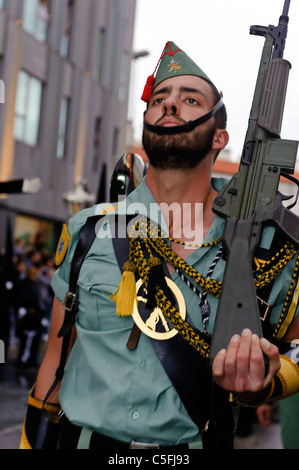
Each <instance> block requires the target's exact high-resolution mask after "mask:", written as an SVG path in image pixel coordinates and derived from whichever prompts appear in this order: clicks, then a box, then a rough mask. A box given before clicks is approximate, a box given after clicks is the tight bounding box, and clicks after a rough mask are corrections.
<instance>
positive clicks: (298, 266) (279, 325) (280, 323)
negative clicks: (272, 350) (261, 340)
mask: <svg viewBox="0 0 299 470" xmlns="http://www.w3.org/2000/svg"><path fill="white" fill-rule="evenodd" d="M298 273H299V254H298V255H297V260H296V265H295V269H294V273H293V276H292V280H291V284H290V287H289V290H288V293H287V295H286V298H285V302H284V305H283V308H282V311H281V314H280V317H279V320H278V323H277V325H276V328H275V330H274V332H273V338H277V336H278V334H279V331H280V329H281V328H282V326H283V320H284V319H285V315H286V310H287V307H288V305H289V301H290V298H291V294H292V291H293V287H294V283H295V281H296V279H297V277H298ZM291 320H292V318H291V319H290V321H291Z"/></svg>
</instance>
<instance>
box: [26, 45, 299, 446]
mask: <svg viewBox="0 0 299 470" xmlns="http://www.w3.org/2000/svg"><path fill="white" fill-rule="evenodd" d="M156 69H157V72H156V70H155V72H154V74H153V75H152V76H150V77H149V78H148V81H147V84H146V86H145V90H144V93H143V100H144V101H145V102H146V103H147V109H146V111H145V113H144V132H143V145H144V149H145V151H146V153H147V155H148V158H149V161H150V164H149V168H148V171H147V174H146V178H145V180H144V181H143V182H142V184H141V185H140V186H139V187H138V188H137V189H136V190H135V191H133V192H132V193H131V194H129V196H128V197H127V199H126V200H125V201H124V202H123V203H121V204H119V205H117V206H115V207H113V212H111V211H110V216H105V213H107V210H106V206H103V207H98V206H97V207H96V208H91V209H87V210H84V211H82V212H81V213H79V214H78V215H76V216H75V217H74V218H73V220H72V221H71V223H70V225H69V228H68V231H69V234H70V243H69V247H68V250H67V253H66V255H65V258H64V260H63V262H61V264H60V267H59V269H58V271H57V272H56V273H55V276H54V279H53V285H52V286H53V289H54V292H55V299H54V306H53V313H52V322H51V330H50V339H49V346H48V349H47V353H46V356H45V359H44V361H43V363H42V365H41V368H40V371H39V374H38V377H37V381H36V385H35V387H34V390H33V391H32V392H31V395H30V399H29V407H28V414H27V420H26V423H25V426H24V432H23V444H22V445H23V446H25V447H27V448H30V447H32V448H36V447H38V446H42V445H45V444H44V442H41V441H42V439H37V438H36V435H37V433H36V432H32V426H31V425H30V414H32V409H34V408H35V409H38V408H41V407H42V406H43V408H44V409H46V408H47V407H50V410H49V412H51V411H52V412H54V411H53V406H54V405H53V404H55V406H57V408H58V407H59V409H60V407H61V410H62V412H63V413H62V414H63V415H64V418H63V419H62V421H61V425H60V434H59V436H60V437H59V447H60V448H96V449H117V450H121V449H129V448H130V449H139V448H142V449H157V448H160V449H164V450H165V451H167V452H172V453H182V452H186V451H187V450H188V449H189V448H194V447H196V446H197V447H200V445H201V444H200V442H201V439H202V438H203V441H204V447H205V446H206V447H209V448H215V449H216V448H231V447H232V446H233V444H232V442H233V434H234V428H235V425H236V415H237V413H236V410H237V407H235V406H234V404H235V403H236V402H237V404H238V406H242V405H245V406H258V405H259V404H260V403H264V402H268V401H271V400H274V399H278V398H281V397H283V396H286V394H288V393H289V394H292V393H295V392H296V391H297V390H298V379H297V382H296V380H295V379H294V378H292V379H291V386H290V387H289V388H288V386H284V383H283V381H284V377H283V376H282V375H281V356H280V352H279V349H278V347H277V346H276V345H274V344H273V343H272V342H270V341H269V339H266V338H258V337H257V335H256V334H252V332H251V331H250V330H248V329H245V330H244V331H243V332H242V334H241V335H237V334H236V335H234V336H233V337H232V339H231V342H230V344H229V346H228V348H227V349H226V350H221V351H219V353H218V354H217V355H216V357H215V359H214V363H213V368H212V370H211V368H209V367H208V366H207V364H208V363H207V358H208V353H209V344H210V339H211V336H212V334H213V326H214V322H215V316H216V311H217V304H218V298H219V289H221V281H222V279H223V273H224V269H225V263H226V257H225V252H224V250H223V246H222V243H221V240H222V232H223V228H224V220H223V219H222V218H221V217H219V216H217V215H215V213H214V212H213V211H212V202H213V200H214V199H215V197H216V196H217V193H218V191H219V190H220V189H221V188H222V186H223V184H225V181H224V180H223V179H216V178H213V177H212V172H213V165H214V162H215V159H216V158H217V155H218V153H219V152H220V151H221V150H222V149H223V148H225V146H226V145H227V143H228V133H227V130H226V110H225V106H224V104H223V101H222V97H221V95H220V94H219V92H218V91H217V89H216V87H215V86H214V85H213V83H212V82H211V80H210V79H209V77H208V76H207V75H206V74H205V73H204V72H203V71H202V70H201V69H200V68H199V67H198V66H197V65H196V64H195V63H194V62H193V60H192V59H190V57H189V56H188V55H187V54H186V53H185V52H183V51H182V50H181V49H180V48H178V47H177V46H176V45H175V44H174V43H172V42H168V43H167V44H166V45H165V47H164V49H163V52H162V55H161V58H160V60H159V62H158V64H157V67H156ZM136 203H138V205H139V206H140V205H142V206H143V207H144V209H145V210H144V214H143V217H137V218H136V217H135V216H136V214H135V211H134V210H132V211H130V210H129V208H130V207H132V206H133V207H135V206H134V204H136ZM173 204H175V209H176V210H174V211H173V214H172V215H171V216H170V217H169V212H168V211H167V208H169V207H171V206H172V205H173ZM153 205H154V206H155V207H158V209H159V210H158V211H157V213H156V215H157V217H155V216H153V217H152V213H153V212H152V211H151V207H152V206H153ZM187 208H189V209H190V208H191V210H190V211H189V214H190V227H189V230H186V224H185V221H184V217H182V215H183V214H184V212H185V211H186V210H187ZM124 211H125V213H126V214H127V216H128V218H127V219H126V222H128V239H127V238H126V239H125V240H121V239H120V237H118V236H114V237H101V236H99V233H100V232H101V230H102V231H105V230H106V228H107V227H110V229H111V233H115V232H114V231H113V230H112V226H115V225H117V224H118V222H117V221H116V220H117V217H116V215H117V214H123V213H124ZM198 211H200V214H201V217H200V218H198V217H197V216H198ZM167 212H168V213H167ZM95 215H97V216H98V217H100V216H102V217H103V218H102V219H100V220H101V224H100V229H99V232H97V235H98V236H95V237H94V238H93V239H92V240H93V243H92V244H91V246H88V249H87V250H85V252H84V257H83V258H82V261H83V262H82V263H81V262H80V271H79V272H78V273H77V277H76V278H75V287H76V289H75V292H73V291H72V290H71V287H70V286H71V284H72V283H73V280H72V281H71V282H70V277H71V278H72V276H73V271H74V269H75V268H76V265H77V264H78V263H77V261H76V263H74V262H72V261H73V259H74V257H75V258H76V256H77V251H78V246H79V248H80V246H81V245H82V244H84V243H85V242H84V240H83V238H84V234H85V231H84V230H85V227H86V226H87V224H89V222H90V221H91V220H93V219H95V217H94V216H95ZM111 215H112V216H114V219H113V217H112V219H111ZM163 215H164V218H163ZM144 216H145V217H144ZM149 218H150V219H151V220H149ZM161 218H163V220H164V222H165V220H166V222H167V223H166V224H165V223H164V225H163V224H162V225H163V226H162V225H161V223H160V222H161ZM132 221H133V222H134V223H133V225H132ZM149 222H150V224H149ZM113 224H114V225H113ZM136 226H137V227H138V230H137V229H136ZM92 227H93V230H94V225H93V226H92ZM192 227H193V228H194V229H195V231H196V232H197V231H202V240H201V242H200V243H198V240H196V243H194V240H192V237H191V235H192V230H191V228H192ZM104 229H105V230H104ZM105 233H108V232H107V230H106V231H105ZM136 233H137V236H136ZM271 233H272V232H271ZM271 233H265V236H264V237H263V250H264V251H267V250H270V248H271V245H272V238H273V234H272V235H271ZM82 234H83V235H82ZM82 237H83V238H82ZM66 238H67V237H66ZM85 238H86V237H85ZM87 238H88V237H87ZM78 240H79V242H78ZM80 244H81V245H80ZM79 251H80V250H79ZM294 267H295V266H294V260H292V261H290V262H289V263H288V265H287V266H286V268H285V270H284V272H283V273H282V274H281V275H280V276H279V277H278V279H276V281H275V283H274V285H273V287H272V291H271V295H272V297H271V298H270V300H269V302H271V315H270V316H269V319H268V322H269V328H272V330H273V329H274V328H275V325H276V324H277V323H278V322H279V319H280V313H281V299H282V298H284V297H286V296H287V293H288V289H289V285H290V282H291V280H292V278H293V274H294ZM122 271H123V274H122ZM74 302H75V304H76V309H74ZM65 309H66V310H67V315H66V316H65ZM74 310H76V311H75V314H76V315H75V316H72V315H69V312H71V313H72V312H74ZM296 315H297V309H295V310H294V312H293V315H292V317H291V316H290V315H289V316H287V315H286V317H287V318H288V320H287V321H288V322H289V325H288V333H287V335H285V337H284V341H290V340H293V339H294V338H299V331H298V321H297V316H296ZM74 318H75V324H73V321H74ZM290 318H291V319H290ZM67 335H68V336H69V342H68V343H67V348H66V346H65V344H64V346H63V349H64V353H63V354H64V355H65V356H67V353H68V352H69V351H70V350H71V351H70V354H69V357H68V360H67V364H66V370H65V373H64V375H63V370H64V361H62V363H61V362H60V363H59V361H60V351H61V349H62V342H63V340H62V337H66V336H67ZM66 349H67V350H68V351H66ZM264 356H266V357H267V361H268V369H267V371H265V362H264ZM59 364H60V366H59V367H58V365H59ZM296 367H297V365H296ZM279 374H280V375H279ZM296 374H297V369H296V368H295V366H294V375H296ZM297 375H298V374H297ZM55 376H56V378H55ZM53 381H54V386H52V387H51V384H52V383H53ZM50 387H51V388H50ZM49 388H50V391H49ZM287 389H288V390H287ZM45 401H46V403H45ZM41 403H43V405H41ZM51 404H52V405H51ZM215 405H216V406H215ZM51 406H52V409H51ZM212 409H213V410H215V409H217V416H212V415H211V413H212V411H211V410H212ZM60 415H61V413H60ZM211 419H212V424H213V426H212V427H207V426H206V423H207V422H210V423H211ZM52 421H53V420H52ZM53 426H55V425H53ZM35 429H36V427H35ZM205 431H207V432H205ZM29 434H30V435H31V439H30V438H29ZM54 441H55V439H54ZM46 445H47V444H46ZM48 445H49V444H48ZM52 445H54V446H55V445H56V441H55V442H54V444H53V443H52Z"/></svg>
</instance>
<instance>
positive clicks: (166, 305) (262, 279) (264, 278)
mask: <svg viewBox="0 0 299 470" xmlns="http://www.w3.org/2000/svg"><path fill="white" fill-rule="evenodd" d="M137 224H138V226H139V227H138V228H139V231H138V235H137V237H136V231H135V233H134V237H130V232H129V237H128V240H129V245H130V255H129V262H130V263H132V265H133V266H134V270H137V271H138V273H139V276H140V278H141V279H142V281H143V283H144V285H145V287H146V288H147V286H148V278H149V271H150V264H149V263H148V262H147V260H146V258H145V255H144V251H143V247H145V248H146V250H147V253H148V255H149V259H150V260H151V259H153V256H154V255H153V252H152V250H154V252H155V253H157V254H158V255H160V256H161V257H162V258H163V259H164V260H165V261H167V262H169V263H171V264H172V265H173V266H174V267H175V268H178V269H179V270H180V271H181V272H184V273H185V274H186V275H187V276H189V277H190V279H192V280H193V282H194V283H195V284H197V285H198V286H200V287H202V288H203V289H204V290H205V291H206V292H208V293H210V294H212V295H213V296H215V297H217V298H218V297H220V293H221V288H222V282H220V281H216V280H213V279H209V278H205V277H204V276H202V275H201V274H200V273H199V272H198V271H196V269H194V268H193V267H192V266H190V265H189V264H188V263H186V262H185V261H184V260H183V259H182V258H181V257H179V256H178V255H177V254H176V253H175V252H174V251H173V250H172V249H171V248H170V247H169V245H168V244H167V243H166V241H165V240H164V239H163V238H162V236H161V235H162V234H161V231H160V229H159V228H155V227H156V226H155V224H152V223H149V221H148V222H146V224H145V223H144V221H143V220H141V221H140V220H139V221H138V223H137ZM134 230H136V227H134ZM140 235H143V237H142V236H140ZM153 235H155V236H154V237H153ZM163 236H164V237H165V238H168V237H167V235H165V234H163ZM168 239H169V238H168ZM221 239H222V238H221V237H219V238H218V239H217V240H215V241H213V242H211V243H207V244H203V245H201V246H203V247H204V246H214V245H216V244H217V243H219V242H220V241H221ZM295 253H296V249H295V248H294V246H293V245H292V244H291V243H290V242H287V243H286V244H285V245H284V246H283V247H282V248H281V249H280V250H279V251H278V252H277V253H276V254H275V255H274V256H273V257H272V258H271V259H270V260H269V261H267V262H265V263H264V264H263V265H262V267H260V268H259V269H257V270H255V271H253V275H254V282H255V286H256V288H257V289H259V288H262V287H264V286H266V285H268V284H269V283H270V282H271V281H273V280H274V279H276V278H277V277H278V276H279V274H280V273H281V272H282V270H283V269H284V267H285V266H286V265H287V263H288V262H289V261H290V260H291V259H292V258H293V257H294V255H295ZM298 270H299V255H298V258H297V263H296V269H295V272H294V275H293V279H292V281H291V285H290V287H289V292H288V295H287V298H286V301H285V305H284V309H283V312H282V314H281V317H280V320H279V323H278V325H277V328H276V330H275V331H276V332H277V331H278V329H279V325H280V324H281V323H282V322H283V319H284V314H285V310H286V308H287V304H288V299H289V298H290V295H291V291H292V288H293V285H294V282H295V279H296V277H297V274H298ZM156 301H157V305H158V307H159V308H160V309H161V311H162V313H163V314H164V315H165V317H167V318H168V319H169V321H170V322H171V324H172V325H173V327H174V328H176V329H177V330H178V332H179V333H180V334H181V335H182V336H183V338H184V339H186V340H187V341H188V343H189V344H190V345H191V346H193V347H194V348H195V349H196V350H197V351H199V352H200V354H201V355H202V356H203V357H208V355H209V343H207V342H206V341H205V338H204V335H202V336H200V335H199V334H198V333H196V332H195V331H194V329H193V328H192V327H191V325H190V324H189V323H188V322H186V321H185V320H184V319H183V318H182V317H181V315H180V314H179V312H178V311H177V310H176V309H175V307H173V306H172V304H171V302H170V301H169V300H168V299H167V297H166V296H165V294H164V292H163V290H162V289H160V288H159V287H158V288H157V293H156ZM273 336H275V333H274V335H273ZM206 338H207V337H206Z"/></svg>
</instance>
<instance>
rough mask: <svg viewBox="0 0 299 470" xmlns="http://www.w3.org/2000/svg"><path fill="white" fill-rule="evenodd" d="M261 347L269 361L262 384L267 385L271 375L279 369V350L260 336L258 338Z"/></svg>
mask: <svg viewBox="0 0 299 470" xmlns="http://www.w3.org/2000/svg"><path fill="white" fill-rule="evenodd" d="M259 342H260V346H261V349H262V351H263V353H264V354H265V355H266V356H267V358H268V362H269V370H268V374H267V376H266V377H265V380H264V386H265V387H266V386H268V385H269V384H270V382H271V380H272V377H273V376H274V375H275V374H276V372H278V371H279V369H280V366H281V364H280V358H279V350H278V348H277V346H275V345H274V344H272V343H270V341H268V340H267V339H266V338H261V339H260V340H259Z"/></svg>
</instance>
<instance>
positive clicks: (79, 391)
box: [52, 179, 294, 445]
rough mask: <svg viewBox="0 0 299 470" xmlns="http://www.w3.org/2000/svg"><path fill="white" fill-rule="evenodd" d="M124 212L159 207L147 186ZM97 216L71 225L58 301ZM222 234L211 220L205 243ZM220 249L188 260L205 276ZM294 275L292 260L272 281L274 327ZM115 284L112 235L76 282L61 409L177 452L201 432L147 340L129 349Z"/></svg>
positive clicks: (189, 295)
mask: <svg viewBox="0 0 299 470" xmlns="http://www.w3.org/2000/svg"><path fill="white" fill-rule="evenodd" d="M224 183H225V180H223V179H215V180H213V185H214V187H215V189H216V190H217V191H219V190H220V189H221V187H222V186H223V184H224ZM124 205H125V207H126V208H127V212H132V211H133V212H134V211H135V210H136V208H137V209H138V210H139V211H140V212H141V211H142V208H145V209H146V211H147V215H148V214H151V215H152V213H155V214H156V216H157V217H159V213H158V211H156V212H155V211H153V210H151V209H152V208H153V207H156V208H157V203H156V201H155V199H154V198H153V195H152V194H151V192H150V190H149V188H148V187H147V185H146V182H145V181H143V183H142V184H141V185H140V186H139V187H138V188H137V189H136V190H135V191H134V192H133V193H131V194H130V195H129V196H128V198H127V199H126V200H125V201H124V202H123V203H121V205H120V206H119V207H118V208H117V210H118V211H121V210H122V211H123V210H124V209H123V208H124ZM153 205H155V206H153ZM96 213H99V207H98V206H95V207H93V208H90V209H86V210H84V211H82V212H80V213H79V214H77V215H76V216H75V217H74V218H73V220H72V221H71V223H70V225H69V233H70V235H71V242H70V246H69V249H68V252H67V255H66V258H65V260H64V261H63V263H62V265H61V266H60V268H59V269H58V270H57V271H56V273H55V275H54V278H53V282H52V286H53V289H54V292H55V295H56V296H57V297H58V298H59V299H60V300H61V301H62V302H63V301H64V298H65V294H66V292H67V291H68V280H69V271H70V263H71V259H72V256H73V253H74V249H75V246H76V243H77V240H78V237H79V233H80V230H81V228H82V226H83V225H84V223H85V221H86V219H87V217H90V216H92V215H95V214H96ZM153 218H155V216H154V217H153ZM223 227H224V219H222V218H220V217H218V216H216V218H215V220H214V222H213V224H212V226H211V228H210V231H209V233H208V235H207V237H206V239H205V240H204V242H205V243H206V242H212V241H214V240H216V239H217V238H218V237H219V236H220V235H221V234H222V232H223ZM162 228H164V229H165V227H162ZM108 231H109V228H108V224H107V222H103V223H102V226H101V231H100V233H102V234H105V233H106V234H107V233H108ZM272 237H273V230H272V229H269V230H267V231H264V236H263V239H262V242H261V244H262V246H263V247H265V248H267V247H268V246H269V245H270V241H271V240H272ZM218 249H219V245H217V246H212V247H201V248H198V249H197V250H196V251H194V252H193V253H191V254H190V255H189V256H188V258H187V259H186V261H187V262H188V263H189V264H190V265H192V266H194V268H195V269H196V270H197V271H198V272H200V273H201V274H202V275H204V276H206V275H207V272H208V270H209V268H210V265H211V263H212V260H213V259H214V257H215V255H216V253H217V251H218ZM224 268H225V261H224V260H223V259H220V260H219V261H218V263H217V264H216V267H215V269H214V271H213V275H212V278H213V279H216V280H217V281H221V280H222V277H223V272H224ZM289 268H290V269H289ZM293 269H294V263H293V260H292V261H291V262H290V263H288V267H287V268H285V270H284V271H288V273H286V274H285V275H281V276H279V277H278V279H277V280H276V281H275V284H274V287H273V289H272V292H271V296H270V299H269V303H270V304H271V305H272V306H273V308H272V312H271V322H272V323H277V321H278V319H279V316H280V313H281V309H282V306H283V304H284V300H285V297H286V293H287V291H288V287H289V284H290V280H291V276H292V272H293ZM120 280H121V271H120V268H119V265H118V262H117V260H116V257H115V254H114V249H113V244H112V239H111V237H109V236H104V237H103V238H100V235H99V236H97V237H96V239H95V241H94V243H93V245H92V247H91V249H90V251H89V253H88V255H87V257H86V259H85V261H84V263H83V266H82V268H81V271H80V275H79V279H78V300H79V313H78V316H77V320H76V328H77V340H76V342H75V345H74V347H73V349H72V352H71V354H70V357H69V360H68V363H67V366H66V372H65V375H64V378H63V382H62V386H61V391H60V401H61V405H62V408H63V409H64V411H65V413H66V415H67V417H68V418H69V419H70V420H71V421H72V422H73V423H74V424H77V425H80V426H83V427H87V428H90V429H92V430H95V431H97V432H99V433H102V434H105V435H107V436H110V437H113V438H114V439H117V440H121V441H125V442H130V441H131V440H137V441H142V442H157V443H160V444H173V445H175V444H179V443H188V442H191V441H196V440H199V439H200V436H199V430H198V428H197V426H196V425H195V424H194V423H193V422H192V420H191V419H190V418H189V416H188V413H187V412H186V410H185V408H184V406H183V404H182V403H181V400H180V398H179V396H178V394H177V392H176V390H175V389H174V387H173V385H172V383H171V382H170V379H169V378H168V376H167V375H166V373H165V371H164V369H163V367H162V365H161V363H160V362H159V360H158V358H157V356H156V353H155V352H154V349H153V347H152V345H151V342H150V339H149V338H148V337H147V336H146V335H144V334H141V336H140V340H139V343H138V347H137V348H136V349H135V350H134V351H130V350H129V349H128V348H127V347H126V343H127V341H128V338H129V335H130V332H131V329H132V326H133V319H132V318H131V317H119V316H117V315H116V313H115V302H114V301H113V300H111V298H110V296H111V295H112V294H113V292H115V290H116V289H117V287H118V286H119V283H120ZM172 280H173V281H174V282H175V283H176V284H177V286H178V287H179V288H180V290H181V292H182V293H183V296H184V298H185V303H186V307H187V311H188V313H189V315H190V316H191V318H192V321H193V323H194V325H195V327H197V328H198V329H200V330H201V329H203V324H202V320H201V309H200V307H199V298H198V295H197V294H195V293H194V292H193V291H192V290H191V289H190V288H189V287H188V286H187V285H186V284H185V282H184V281H183V280H182V279H181V278H180V277H179V275H178V274H177V273H174V274H173V275H172ZM208 302H209V304H210V307H211V313H210V320H209V324H208V330H209V331H210V332H212V330H213V325H214V320H215V313H216V309H217V299H216V298H215V297H213V296H212V295H210V294H208ZM203 406H205V404H204V403H203Z"/></svg>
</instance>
